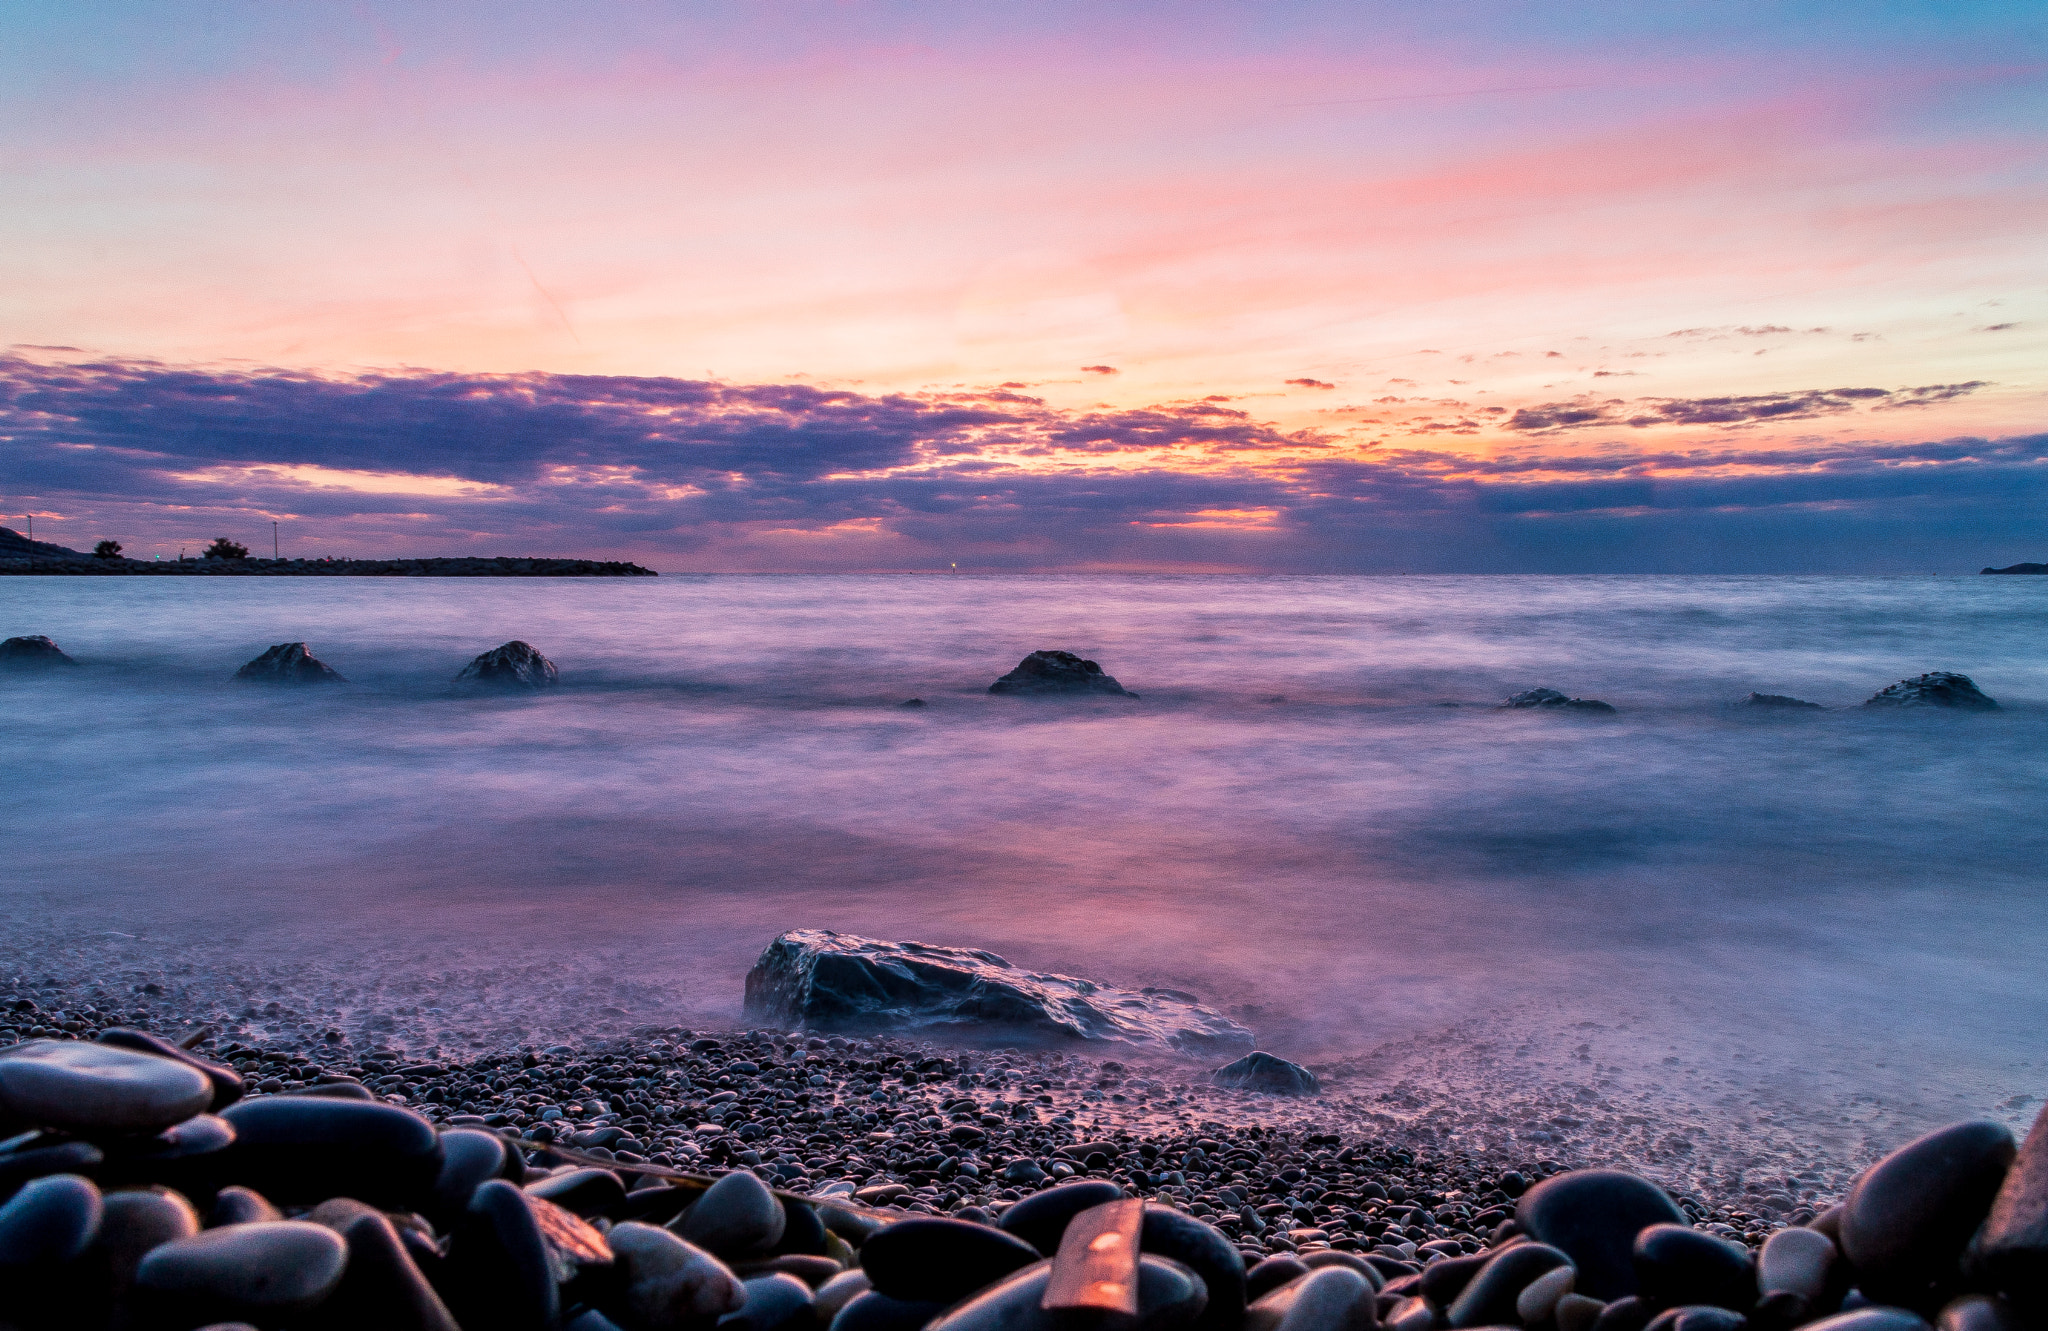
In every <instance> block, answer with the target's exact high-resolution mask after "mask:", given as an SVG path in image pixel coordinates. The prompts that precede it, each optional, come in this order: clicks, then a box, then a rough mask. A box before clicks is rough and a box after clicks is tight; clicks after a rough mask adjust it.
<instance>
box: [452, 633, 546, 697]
mask: <svg viewBox="0 0 2048 1331" xmlns="http://www.w3.org/2000/svg"><path fill="white" fill-rule="evenodd" d="M560 678H561V672H560V671H558V670H556V669H555V663H554V662H553V661H550V660H548V658H546V657H545V656H542V655H541V654H540V653H539V652H537V651H535V650H534V649H533V648H532V647H531V646H529V645H528V644H526V643H523V642H520V641H518V640H517V639H514V640H513V641H511V642H508V643H506V644H505V645H504V646H502V647H493V648H491V650H489V651H488V652H485V653H484V654H483V655H482V656H479V657H477V658H476V659H475V660H473V661H471V662H470V663H469V664H468V665H466V666H464V667H462V670H461V671H460V672H459V673H458V674H457V675H456V676H455V682H456V683H457V684H463V685H468V686H471V687H478V688H494V689H545V688H550V687H552V686H553V685H554V684H555V683H556V682H557V681H558V680H559V679H560Z"/></svg>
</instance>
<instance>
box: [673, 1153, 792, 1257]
mask: <svg viewBox="0 0 2048 1331" xmlns="http://www.w3.org/2000/svg"><path fill="white" fill-rule="evenodd" d="M787 1223H788V1221H787V1218H786V1217H785V1216H784V1215H783V1213H782V1203H781V1202H779V1201H777V1200H776V1199H775V1194H774V1193H772V1192H770V1191H769V1190H768V1185H767V1184H765V1183H763V1182H762V1181H761V1180H760V1179H758V1178H756V1177H755V1176H754V1175H752V1174H749V1173H747V1172H746V1171H745V1170H740V1171H738V1172H736V1173H731V1174H727V1175H726V1176H725V1177H724V1178H721V1179H720V1180H718V1182H716V1183H714V1184H712V1185H711V1186H710V1187H709V1188H706V1189H705V1190H704V1195H703V1196H702V1197H699V1198H698V1199H697V1204H696V1205H695V1206H692V1207H691V1208H690V1209H689V1210H687V1211H685V1212H684V1213H683V1214H682V1215H681V1216H680V1217H678V1219H677V1220H676V1221H675V1223H673V1224H672V1225H670V1226H669V1228H670V1229H671V1230H672V1231H674V1232H675V1233H676V1234H678V1235H680V1236H681V1237H682V1238H684V1239H686V1240H688V1241H689V1242H691V1243H694V1244H696V1245H697V1246H698V1247H700V1248H705V1249H708V1250H709V1251H711V1252H714V1253H716V1254H717V1255H718V1256H720V1257H740V1256H744V1255H745V1254H747V1253H755V1252H766V1251H767V1250H768V1249H770V1248H772V1247H774V1246H775V1243H776V1240H778V1239H780V1238H781V1237H782V1230H783V1226H784V1225H785V1224H787Z"/></svg>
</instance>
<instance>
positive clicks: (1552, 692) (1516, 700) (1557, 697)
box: [1501, 689, 1614, 712]
mask: <svg viewBox="0 0 2048 1331" xmlns="http://www.w3.org/2000/svg"><path fill="white" fill-rule="evenodd" d="M1501 706H1502V707H1503V708H1518V709H1519V708H1524V707H1555V708H1559V709H1561V710H1565V711H1573V712H1611V711H1613V710H1614V704H1612V703H1605V702H1601V701H1600V700H1599V699H1597V698H1570V697H1566V696H1565V695H1564V694H1562V693H1559V692H1558V691H1557V690H1556V689H1530V690H1528V691H1527V692H1525V693H1517V694H1515V695H1514V696H1513V697H1511V698H1507V699H1504V700H1503V701H1502V702H1501Z"/></svg>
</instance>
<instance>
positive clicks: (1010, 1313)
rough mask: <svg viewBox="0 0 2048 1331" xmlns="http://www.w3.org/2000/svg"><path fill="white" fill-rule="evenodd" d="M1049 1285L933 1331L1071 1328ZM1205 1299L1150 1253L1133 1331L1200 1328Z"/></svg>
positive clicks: (1032, 1270) (1029, 1286)
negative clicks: (1047, 1300) (1049, 1296)
mask: <svg viewBox="0 0 2048 1331" xmlns="http://www.w3.org/2000/svg"><path fill="white" fill-rule="evenodd" d="M1239 1269H1240V1270H1242V1267H1240V1268H1239ZM1347 1274H1348V1273H1347ZM1354 1278H1356V1277H1354ZM1051 1281H1052V1263H1051V1262H1040V1263H1039V1264H1038V1265H1036V1266H1027V1267H1025V1268H1024V1269H1023V1270H1022V1271H1019V1272H1017V1273H1016V1274H1014V1275H1012V1276H1010V1277H1009V1278H1008V1279H1006V1280H1004V1281H1002V1282H1001V1283H1000V1284H997V1285H994V1286H991V1287H990V1288H988V1289H985V1290H983V1291H982V1292H981V1293H979V1294H977V1295H975V1296H974V1297H973V1298H971V1299H969V1300H968V1301H967V1302H965V1303H962V1304H960V1305H959V1306H957V1307H955V1308H952V1309H950V1310H948V1311H947V1313H946V1315H945V1316H943V1317H941V1318H939V1320H937V1321H936V1322H933V1323H932V1324H931V1328H930V1331H1062V1329H1063V1328H1064V1327H1065V1326H1066V1325H1067V1324H1066V1323H1064V1322H1063V1321H1061V1320H1060V1319H1059V1318H1058V1317H1057V1316H1056V1315H1055V1314H1053V1313H1049V1312H1047V1311H1046V1310H1045V1309H1044V1308H1042V1307H1041V1306H1040V1300H1042V1299H1043V1298H1044V1297H1045V1290H1046V1286H1047V1285H1048V1284H1050V1283H1051ZM1361 1283H1363V1282H1361ZM1367 1288H1368V1289H1369V1288H1370V1286H1367ZM1207 1293H1208V1291H1207V1290H1206V1289H1205V1288H1204V1286H1203V1284H1202V1280H1201V1277H1200V1276H1198V1275H1196V1274H1195V1273H1194V1272H1192V1271H1190V1270H1189V1269H1188V1268H1186V1267H1184V1266H1182V1265H1180V1264H1179V1263H1178V1262H1173V1261H1169V1260H1167V1259H1165V1258H1162V1257H1155V1256H1152V1255H1151V1254H1149V1253H1148V1254H1146V1255H1145V1256H1143V1257H1141V1258H1139V1260H1138V1318H1137V1322H1136V1325H1135V1326H1134V1327H1132V1328H1131V1331H1172V1329H1173V1328H1176V1327H1183V1326H1191V1325H1196V1324H1197V1321H1198V1319H1199V1318H1200V1317H1201V1315H1202V1310H1203V1308H1204V1306H1205V1305H1206V1302H1207ZM848 1307H849V1308H851V1307H852V1305H851V1304H849V1305H848ZM843 1315H844V1314H842V1316H843Z"/></svg>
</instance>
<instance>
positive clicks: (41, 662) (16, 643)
mask: <svg viewBox="0 0 2048 1331" xmlns="http://www.w3.org/2000/svg"><path fill="white" fill-rule="evenodd" d="M77 664H78V662H76V661H74V660H72V659H71V658H70V657H68V656H66V655H65V654H64V649H63V648H61V647H59V646H58V645H57V644H56V643H54V642H51V641H50V640H49V639H48V638H46V637H44V636H43V635H42V634H40V633H32V634H29V635H28V636H26V637H21V638H9V639H7V641H5V642H0V670H20V671H30V670H51V669H60V670H61V669H62V668H64V667H65V666H75V665H77Z"/></svg>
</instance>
